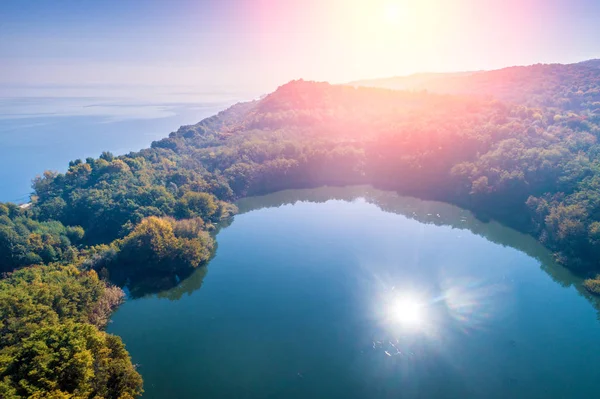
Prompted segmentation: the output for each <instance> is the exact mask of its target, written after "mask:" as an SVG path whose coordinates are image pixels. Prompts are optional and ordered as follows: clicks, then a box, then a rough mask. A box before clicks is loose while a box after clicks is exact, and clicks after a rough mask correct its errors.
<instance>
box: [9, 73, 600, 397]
mask: <svg viewBox="0 0 600 399" xmlns="http://www.w3.org/2000/svg"><path fill="white" fill-rule="evenodd" d="M449 81H450V82H452V83H447V84H446V87H452V88H453V89H452V90H448V91H450V92H452V93H454V94H438V93H433V92H431V91H394V90H388V89H381V88H366V87H353V86H341V85H330V84H328V83H316V82H306V81H293V82H290V83H287V84H285V85H283V86H281V87H279V88H278V89H277V90H276V91H275V92H273V93H271V94H269V95H267V96H265V97H264V98H262V99H260V100H256V101H252V102H248V103H241V104H237V105H234V106H232V107H231V108H229V109H227V110H225V111H223V112H221V113H219V114H218V115H216V116H213V117H211V118H207V119H205V120H203V121H201V122H200V123H198V124H196V125H192V126H183V127H181V128H180V129H179V130H178V131H176V132H173V133H171V134H170V135H169V137H168V138H165V139H163V140H160V141H157V142H154V143H153V144H152V147H151V148H148V149H144V150H141V151H139V152H135V153H130V154H127V155H123V156H118V157H116V156H113V155H112V154H110V153H107V152H105V153H103V154H102V155H101V156H100V157H99V158H87V159H85V160H81V159H77V160H73V161H72V162H70V164H69V169H68V171H67V172H66V173H55V172H46V173H44V175H42V176H39V177H38V178H36V179H35V180H34V182H33V189H34V193H33V195H32V198H31V199H32V205H31V207H29V208H28V209H22V208H20V207H18V206H16V205H14V204H0V271H1V272H4V273H5V277H4V279H3V282H2V284H0V331H2V334H4V335H6V331H8V332H10V337H18V338H19V339H12V338H11V339H4V340H0V397H3V398H4V397H5V398H17V397H31V396H35V395H38V396H40V395H42V396H43V394H44V393H48V392H51V393H52V394H53V395H55V396H54V397H61V396H60V395H63V397H66V396H67V395H74V396H72V397H94V395H96V396H103V397H119V396H121V397H130V396H136V395H138V394H139V393H140V392H141V382H140V380H139V375H138V374H137V372H136V370H135V368H134V367H133V365H132V364H131V362H130V359H129V358H128V356H127V354H126V352H124V350H123V349H122V345H121V343H120V341H119V340H118V338H115V337H111V336H108V335H106V334H105V333H103V332H102V331H101V329H102V328H103V325H104V323H103V322H102V321H104V320H105V318H106V315H107V314H108V313H110V310H111V309H112V308H113V307H114V306H115V305H116V304H117V303H118V301H119V299H120V295H122V293H121V292H120V291H119V288H117V287H114V286H113V285H112V284H117V285H119V286H127V288H128V289H129V292H130V294H131V295H132V296H138V295H145V294H147V293H155V292H160V291H161V290H164V289H165V288H169V287H172V286H174V285H177V284H178V283H179V281H180V279H181V277H185V276H186V275H187V274H189V273H190V272H191V270H193V269H194V268H195V267H197V266H199V265H201V264H203V263H204V262H206V261H208V260H209V259H210V257H211V255H212V253H213V250H214V242H213V237H212V236H211V235H210V234H209V233H208V232H209V231H211V230H214V229H215V226H217V225H218V224H219V223H223V221H225V220H228V219H229V216H230V215H231V214H232V213H234V212H235V207H233V206H232V205H231V202H232V201H233V200H235V199H236V198H240V197H244V196H249V195H253V194H263V193H268V192H273V191H276V190H280V189H284V188H299V187H314V186H319V185H323V184H329V185H334V184H336V185H344V184H356V183H361V184H362V183H370V184H373V185H375V186H378V187H381V188H386V189H393V190H397V191H399V192H400V193H403V194H411V195H414V196H419V197H426V198H433V199H438V200H443V201H446V202H451V203H456V204H459V205H461V206H463V207H465V208H468V209H471V210H474V211H475V212H477V213H478V214H479V215H480V216H482V217H494V218H496V219H498V220H500V221H502V222H504V223H506V224H510V225H512V226H514V227H517V228H518V229H520V230H522V231H524V232H526V233H528V234H531V235H532V236H534V237H535V238H536V239H538V240H539V241H541V242H542V243H543V244H544V245H546V246H547V247H549V248H550V249H551V250H552V251H553V252H554V253H555V254H556V256H557V258H558V259H559V260H560V261H561V262H562V263H563V264H565V265H566V266H567V267H569V268H571V269H574V270H576V271H578V272H580V273H582V274H591V275H592V276H593V274H594V273H596V272H599V271H600V264H599V263H598V259H599V257H600V157H599V155H600V145H599V144H598V138H599V136H600V70H596V69H593V68H590V67H589V66H586V65H585V64H584V65H534V66H531V67H515V68H508V69H505V70H500V71H492V72H486V73H477V74H471V75H455V76H453V77H451V78H449ZM461 82H462V83H461ZM457 93H458V94H457ZM481 94H484V95H483V96H482V95H481ZM31 265H38V266H34V267H33V268H31V267H30V266H31ZM15 269H21V270H18V271H16V272H14V270H15ZM30 282H35V284H30ZM49 282H52V284H54V285H52V284H50V283H49ZM587 284H588V288H589V289H590V290H591V291H594V290H597V291H598V292H600V280H594V279H590V280H589V281H588V283H587ZM56 285H58V286H56ZM55 286H56V287H55ZM57 287H58V288H57ZM77 298H79V299H77ZM73 307H74V308H73ZM72 308H73V309H72ZM75 308H76V309H75ZM98 315H100V316H98ZM99 319H100V322H99V321H98V320H99ZM22 320H27V322H26V323H23V322H21V321H22ZM65 323H68V324H65ZM76 331H86V334H87V336H88V338H86V340H83V341H81V340H80V338H79V335H78V334H79V333H76ZM61 337H63V338H64V339H62V338H61ZM65 337H66V338H65ZM67 338H68V339H67ZM61 339H62V340H61ZM80 341H81V342H80ZM75 346H77V347H82V348H87V349H86V350H87V352H86V354H87V355H86V356H88V357H87V358H86V359H85V362H80V361H79V360H80V359H79V358H78V357H77V356H75V355H76V353H75V352H74V351H72V350H69V349H68V348H72V347H75ZM103 346H108V348H107V349H106V350H105V349H104V347H103ZM65 347H67V349H65ZM32 348H34V349H35V351H33V349H32ZM98 348H101V349H102V350H101V351H100V352H99V351H98ZM32 351H33V352H32ZM36 351H37V352H36ZM34 352H35V353H34ZM61 356H62V357H61ZM32 359H33V360H32ZM45 359H46V360H47V359H59V360H60V361H50V360H48V361H46V360H45ZM59 364H69V365H74V366H72V367H71V366H69V368H67V369H65V371H64V373H63V374H61V375H59V374H56V375H55V374H52V375H50V374H48V373H45V372H44V370H51V369H53V368H54V367H58V366H57V365H59ZM103 387H106V389H105V388H103ZM102 389H104V391H103V390H102ZM106 390H108V391H106ZM128 395H129V396H128Z"/></svg>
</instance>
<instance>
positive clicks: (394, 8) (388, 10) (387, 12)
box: [383, 2, 402, 24]
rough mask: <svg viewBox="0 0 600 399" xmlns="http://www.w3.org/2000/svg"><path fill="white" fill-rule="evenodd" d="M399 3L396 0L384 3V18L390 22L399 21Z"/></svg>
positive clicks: (400, 15)
mask: <svg viewBox="0 0 600 399" xmlns="http://www.w3.org/2000/svg"><path fill="white" fill-rule="evenodd" d="M401 11H402V10H401V8H400V4H398V3H396V2H391V3H387V4H385V5H384V9H383V16H384V18H385V20H386V21H387V22H389V23H391V24H396V23H398V22H400V19H401V17H402V14H401Z"/></svg>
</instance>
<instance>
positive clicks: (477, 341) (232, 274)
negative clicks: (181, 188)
mask: <svg viewBox="0 0 600 399" xmlns="http://www.w3.org/2000/svg"><path fill="white" fill-rule="evenodd" d="M238 206H239V208H240V214H238V215H236V216H235V218H234V221H233V223H231V224H230V225H229V226H227V227H224V228H222V229H221V231H220V232H219V233H218V235H217V242H218V249H217V252H216V256H215V257H214V258H213V260H212V261H211V262H210V263H209V264H208V266H207V267H202V268H199V269H198V270H197V271H195V272H194V273H193V274H192V275H191V276H190V277H189V278H187V279H185V280H183V281H181V283H180V284H179V285H178V286H177V287H175V288H173V289H171V290H167V291H164V292H160V293H157V294H153V295H147V296H144V297H142V298H138V299H130V300H128V301H127V302H126V303H125V304H124V305H123V306H121V307H120V308H119V309H118V310H117V312H116V313H115V314H114V316H113V318H112V320H113V322H112V323H111V324H110V325H109V328H108V331H109V332H111V333H114V334H117V335H120V336H121V337H122V338H123V340H124V342H125V344H126V345H127V349H128V350H129V352H130V353H131V356H132V358H133V362H134V363H137V364H138V365H139V371H140V372H141V373H142V376H143V377H144V383H145V391H146V393H145V395H144V397H145V398H179V399H183V398H199V397H202V398H345V399H347V398H452V399H456V398H498V399H500V398H502V399H505V398H528V399H533V398H540V399H542V398H543V399H553V398H588V397H596V396H598V392H600V378H598V372H597V365H598V364H600V323H599V322H598V320H597V310H596V308H597V307H598V305H597V304H596V303H595V302H594V301H593V299H592V298H590V297H589V296H588V295H587V294H586V293H585V291H584V290H582V288H581V280H580V279H579V278H577V277H575V276H573V275H572V274H571V273H570V272H569V271H568V270H566V269H564V268H562V267H560V266H558V265H556V264H555V263H553V261H552V257H551V256H550V254H549V253H548V252H547V251H546V250H545V249H544V248H543V247H541V246H540V245H539V244H538V243H537V242H536V241H535V240H534V239H533V238H531V237H529V236H526V235H523V234H520V233H518V232H516V231H514V230H511V229H509V228H506V227H504V226H502V225H500V224H498V223H496V222H489V223H484V222H481V221H479V220H478V219H476V218H475V217H474V216H473V215H472V214H471V213H469V212H468V211H465V210H462V209H459V208H457V207H454V206H451V205H448V204H443V203H438V202H431V201H422V200H418V199H415V198H410V197H402V196H399V195H397V194H395V193H392V192H384V191H379V190H375V189H373V188H371V187H363V186H361V187H345V188H336V187H324V188H319V189H306V190H287V191H282V192H278V193H274V194H271V195H267V196H263V197H253V198H247V199H244V200H241V201H240V202H239V204H238Z"/></svg>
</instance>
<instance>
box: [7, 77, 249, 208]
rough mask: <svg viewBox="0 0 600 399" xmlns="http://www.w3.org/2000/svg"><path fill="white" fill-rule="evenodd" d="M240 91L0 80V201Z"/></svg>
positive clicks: (203, 112)
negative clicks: (32, 84)
mask: <svg viewBox="0 0 600 399" xmlns="http://www.w3.org/2000/svg"><path fill="white" fill-rule="evenodd" d="M251 98H253V97H251V94H248V93H230V92H226V91H224V90H221V91H219V90H214V91H212V92H206V91H202V90H201V89H199V88H195V89H194V88H191V87H184V88H181V87H135V86H132V87H105V86H93V87H62V86H48V87H5V86H0V201H12V202H17V203H22V202H27V201H28V200H29V194H30V192H31V180H32V179H33V178H34V177H35V176H36V175H41V174H42V173H43V172H44V171H45V170H56V171H60V172H64V171H66V170H67V168H68V164H69V161H72V160H74V159H77V158H80V159H85V158H87V157H95V158H96V157H98V156H99V155H100V154H101V153H102V151H111V152H113V153H114V154H116V155H121V154H125V153H128V152H130V151H139V150H141V149H142V148H147V147H149V146H150V144H151V143H152V141H154V140H159V139H161V138H163V137H166V136H167V135H168V134H169V132H172V131H175V130H177V129H178V128H179V126H181V125H189V124H195V123H197V122H199V121H200V120H202V119H203V118H206V117H208V116H211V115H214V114H216V113H217V112H218V111H221V110H223V109H225V108H226V107H228V106H229V105H231V104H233V103H235V102H236V101H239V100H241V99H251Z"/></svg>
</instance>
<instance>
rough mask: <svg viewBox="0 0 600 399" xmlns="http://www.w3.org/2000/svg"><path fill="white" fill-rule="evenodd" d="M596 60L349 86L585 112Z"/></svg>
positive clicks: (593, 96) (594, 97)
mask: <svg viewBox="0 0 600 399" xmlns="http://www.w3.org/2000/svg"><path fill="white" fill-rule="evenodd" d="M599 67H600V64H599V62H598V60H589V61H584V62H581V63H578V64H569V65H562V64H537V65H531V66H516V67H509V68H503V69H498V70H493V71H477V72H463V73H449V74H418V75H411V76H407V77H394V78H384V79H373V80H363V81H356V82H351V83H350V84H351V85H353V86H366V87H379V88H388V89H404V90H414V91H420V90H427V91H430V92H434V93H439V94H454V95H470V96H480V97H492V98H496V99H499V100H503V101H508V102H513V103H519V104H526V105H529V106H543V107H555V108H559V109H572V110H580V111H583V110H586V109H589V108H592V107H595V108H597V107H598V104H594V103H597V102H598V101H599V100H600V94H599V91H598V90H599V88H598V79H599V77H600V69H599Z"/></svg>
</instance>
